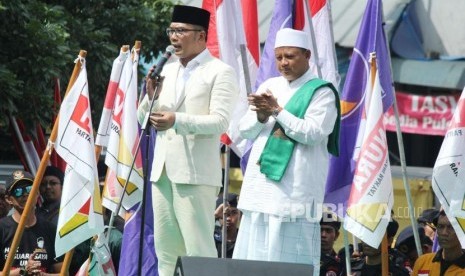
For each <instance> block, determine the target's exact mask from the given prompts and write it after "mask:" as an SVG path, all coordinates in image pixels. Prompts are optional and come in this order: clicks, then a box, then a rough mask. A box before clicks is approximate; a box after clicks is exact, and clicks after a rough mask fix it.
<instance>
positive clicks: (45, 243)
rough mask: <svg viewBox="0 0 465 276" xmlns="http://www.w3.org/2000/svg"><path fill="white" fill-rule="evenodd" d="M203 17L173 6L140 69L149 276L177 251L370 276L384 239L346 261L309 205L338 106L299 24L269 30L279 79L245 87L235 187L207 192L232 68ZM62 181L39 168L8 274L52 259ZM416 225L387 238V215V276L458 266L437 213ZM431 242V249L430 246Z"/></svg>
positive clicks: (463, 261) (16, 208) (5, 227)
mask: <svg viewBox="0 0 465 276" xmlns="http://www.w3.org/2000/svg"><path fill="white" fill-rule="evenodd" d="M209 23H210V13H209V12H208V11H207V10H204V9H201V8H196V7H191V6H183V5H176V6H175V7H174V10H173V14H172V20H171V23H170V25H169V27H168V28H167V29H166V34H167V36H168V38H169V40H170V43H171V45H172V46H173V47H174V54H175V55H176V56H177V57H178V58H179V59H178V60H177V61H175V62H172V63H169V64H167V65H166V66H164V68H163V70H161V68H152V69H150V71H149V72H148V74H147V76H146V78H145V81H146V90H147V93H146V95H145V97H144V98H143V99H141V102H140V105H139V107H138V110H137V118H138V120H139V122H140V123H141V124H144V123H146V122H148V127H153V128H155V129H156V130H157V141H156V146H155V149H154V158H153V159H154V162H153V163H152V164H151V166H152V170H151V175H150V181H151V184H152V194H151V196H152V204H153V206H152V208H153V212H154V221H153V225H154V241H155V248H156V250H155V251H156V255H157V258H158V274H159V275H160V276H167V275H169V276H171V275H173V272H174V271H175V266H176V261H177V259H178V257H179V256H200V257H211V258H217V257H223V253H224V257H227V258H235V259H245V260H259V261H273V262H287V263H300V264H306V265H309V267H312V268H311V269H313V271H312V272H313V275H318V274H319V275H381V270H382V269H383V268H382V266H381V263H382V259H383V258H382V251H384V249H386V248H382V247H381V245H380V246H379V247H378V248H373V247H371V246H369V245H368V244H366V243H364V242H361V243H360V244H358V243H357V244H355V245H353V246H351V248H352V249H351V250H349V254H350V257H349V258H346V257H345V250H339V251H336V250H335V248H334V242H335V241H336V239H338V237H339V236H340V231H341V230H340V229H341V222H340V221H339V220H338V218H337V217H335V216H334V215H333V214H331V213H326V212H323V214H321V213H319V210H318V207H319V206H321V205H322V204H323V198H324V188H325V183H326V178H327V175H328V168H329V158H330V155H334V156H338V154H339V127H340V114H341V110H340V101H339V96H338V92H337V91H336V89H335V88H334V87H333V86H332V84H330V83H329V82H326V81H324V80H322V79H320V78H318V77H316V76H315V75H314V74H313V73H312V71H311V69H310V66H309V62H310V57H311V54H312V53H311V51H310V49H311V46H310V43H309V40H308V37H307V34H306V33H305V32H303V31H299V30H294V29H289V28H284V29H281V30H279V31H278V32H277V35H276V39H275V45H274V51H275V62H276V69H277V70H278V71H279V76H277V77H272V78H269V79H268V80H266V81H264V82H263V83H262V84H261V85H260V86H259V87H258V89H257V91H255V93H254V94H251V95H249V96H248V98H247V100H248V103H249V109H248V111H247V113H246V114H245V115H244V116H243V118H242V119H241V120H240V121H239V123H238V132H239V134H240V135H241V136H242V137H243V138H246V139H249V140H253V141H254V143H253V146H252V149H251V153H250V156H249V162H248V165H247V168H246V169H245V174H244V181H243V183H242V187H241V193H240V196H239V195H237V194H227V195H226V197H225V198H226V201H225V202H223V196H222V195H220V196H218V192H219V190H220V187H221V186H222V175H221V169H222V168H221V165H222V164H221V158H220V151H219V141H220V136H221V135H222V134H223V133H224V132H226V131H227V130H228V126H229V123H230V119H231V116H232V113H233V110H234V106H235V104H236V101H237V98H238V95H239V87H238V81H237V76H236V73H235V72H234V70H233V69H232V67H231V66H229V65H227V64H226V63H224V62H222V61H221V60H219V59H217V58H215V57H213V56H212V54H211V53H210V52H209V50H208V49H207V37H208V28H209ZM32 183H33V176H32V175H30V174H29V173H27V172H25V171H16V172H15V173H13V175H12V176H11V179H10V180H8V181H7V185H6V188H5V189H4V191H1V192H2V198H1V199H0V203H1V205H0V207H2V210H1V214H2V215H4V216H5V215H6V214H10V215H8V216H6V217H4V218H3V219H2V220H0V237H1V238H2V239H1V241H0V250H2V253H3V254H4V255H3V256H4V257H3V258H0V259H1V260H0V261H1V264H2V266H3V263H4V262H5V260H6V257H7V255H8V254H7V253H8V252H9V246H10V244H11V240H12V238H13V236H14V232H15V230H16V227H17V225H18V222H19V218H20V216H21V213H22V211H23V210H24V204H25V203H26V200H27V196H29V194H30V191H31V185H32ZM62 185H63V172H62V171H60V170H59V169H58V168H54V167H49V168H47V170H46V172H45V174H44V177H43V179H42V183H41V186H40V198H41V199H42V200H41V205H40V206H39V207H38V208H37V209H36V212H35V213H34V214H33V215H32V216H30V218H29V219H28V221H27V222H26V229H25V232H24V235H23V238H22V240H21V243H20V246H19V249H18V252H17V254H16V255H15V260H14V263H13V268H12V270H11V274H10V275H44V273H50V274H52V275H53V273H58V272H59V270H60V267H61V265H62V261H61V260H60V259H56V258H55V256H54V252H55V250H54V238H55V233H56V227H57V220H58V213H59V207H60V197H61V191H62ZM31 196H39V195H31ZM215 199H217V201H216V206H215ZM9 208H11V210H9ZM223 214H225V217H223ZM419 225H420V228H418V229H414V228H412V227H407V228H406V229H403V230H402V231H401V232H400V234H399V235H398V237H397V239H396V240H395V241H394V238H395V236H396V234H397V231H398V228H399V224H398V223H397V222H396V220H395V219H392V220H391V221H390V222H389V224H388V226H387V229H386V236H387V241H388V242H387V245H386V247H388V248H387V249H386V250H387V251H388V254H389V258H388V263H389V267H388V269H389V272H390V274H391V275H461V273H465V254H464V252H465V251H464V250H463V249H462V248H461V246H460V242H459V240H458V238H457V235H456V234H455V231H454V229H453V227H452V226H451V223H450V221H449V219H448V218H447V216H446V214H445V213H444V211H439V210H428V212H426V213H424V214H423V215H422V216H421V218H420V220H419ZM224 227H225V228H224ZM223 228H224V229H223ZM121 230H122V229H121ZM414 231H418V234H419V236H420V240H421V248H422V253H421V254H419V252H417V249H416V246H415V242H414V234H413V233H414ZM112 233H113V231H112ZM224 233H225V234H226V236H225V237H223V235H224ZM433 240H437V241H438V243H439V247H440V249H439V250H438V251H435V252H433ZM223 241H225V242H226V245H225V247H224V248H225V249H226V250H225V252H223V244H222V243H223ZM120 242H121V235H119V236H118V237H117V238H115V239H114V246H111V245H110V247H112V248H114V251H115V252H113V253H112V256H113V258H115V259H114V260H113V263H114V264H116V265H117V264H118V263H119V260H118V258H119V254H120V252H119V251H118V249H120V246H118V243H119V245H120ZM89 247H90V246H89V243H88V242H86V243H83V244H81V245H80V246H78V247H77V248H76V252H77V254H76V256H75V258H73V262H72V263H71V267H70V274H72V275H73V274H74V273H75V271H76V270H77V268H78V267H79V266H80V265H81V264H82V263H83V262H84V261H85V259H86V258H87V257H88V254H89V250H90V248H89ZM79 252H81V253H79ZM38 256H40V258H37V257H38ZM346 259H348V260H350V267H351V272H350V273H348V272H347V269H346V267H347V266H346V263H345V262H346ZM384 269H385V268H384ZM309 274H310V271H309Z"/></svg>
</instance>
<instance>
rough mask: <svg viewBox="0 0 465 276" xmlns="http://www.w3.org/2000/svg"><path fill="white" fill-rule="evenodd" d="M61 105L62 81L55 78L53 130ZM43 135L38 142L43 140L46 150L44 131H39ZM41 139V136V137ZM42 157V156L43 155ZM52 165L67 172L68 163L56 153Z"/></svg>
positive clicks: (51, 155)
mask: <svg viewBox="0 0 465 276" xmlns="http://www.w3.org/2000/svg"><path fill="white" fill-rule="evenodd" d="M60 105H61V89H60V79H58V78H55V79H54V89H53V107H52V110H53V116H52V124H51V127H52V128H53V125H54V124H55V120H56V119H57V115H58V112H59V111H60ZM37 132H38V133H40V134H41V135H42V138H40V139H38V140H42V141H43V142H42V143H43V148H44V149H45V148H46V144H45V138H44V137H43V131H42V129H40V131H37ZM39 137H40V136H39ZM41 155H42V154H41ZM50 164H51V165H52V166H55V167H57V168H59V169H60V170H61V171H62V172H64V171H65V170H66V162H65V161H64V160H63V158H61V157H60V156H59V155H58V154H57V152H56V151H53V152H52V153H51V154H50Z"/></svg>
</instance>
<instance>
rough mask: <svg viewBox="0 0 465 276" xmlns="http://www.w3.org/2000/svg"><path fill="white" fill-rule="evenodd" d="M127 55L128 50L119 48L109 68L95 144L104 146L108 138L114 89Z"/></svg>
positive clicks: (113, 103) (113, 102)
mask: <svg viewBox="0 0 465 276" xmlns="http://www.w3.org/2000/svg"><path fill="white" fill-rule="evenodd" d="M128 56H129V50H127V51H125V52H124V49H123V48H121V51H120V53H119V56H118V57H117V58H116V59H115V60H114V61H113V67H112V68H111V75H110V81H109V82H108V88H107V94H106V96H105V102H104V104H103V110H102V116H101V117H100V124H99V125H98V130H97V136H96V138H95V144H96V145H99V146H102V147H106V146H107V145H108V140H109V138H110V133H111V130H110V127H111V119H112V111H113V108H114V107H115V97H116V91H117V89H118V84H119V81H120V78H121V72H122V71H123V65H124V62H125V61H126V59H127V58H128Z"/></svg>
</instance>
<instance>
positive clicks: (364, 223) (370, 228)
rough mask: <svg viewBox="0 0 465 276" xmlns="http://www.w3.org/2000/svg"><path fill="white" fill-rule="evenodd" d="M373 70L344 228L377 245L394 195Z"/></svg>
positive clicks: (377, 86)
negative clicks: (372, 81)
mask: <svg viewBox="0 0 465 276" xmlns="http://www.w3.org/2000/svg"><path fill="white" fill-rule="evenodd" d="M372 62H376V61H372ZM373 70H375V69H373ZM372 74H373V73H372ZM375 74H376V76H375V79H374V85H373V89H370V90H368V91H367V92H366V93H367V94H366V97H365V105H364V107H363V108H362V121H361V123H360V130H359V139H358V141H360V144H357V147H359V148H360V151H359V154H358V155H357V156H356V163H355V173H354V178H353V182H352V187H351V188H352V189H351V191H350V197H349V201H348V206H347V214H346V217H345V219H344V228H345V229H346V230H348V231H349V232H351V233H352V234H353V235H354V236H356V237H358V238H359V239H361V240H362V241H364V242H365V243H366V244H368V245H370V246H371V247H373V248H378V246H379V244H380V243H381V240H382V239H383V236H384V233H385V232H386V228H387V225H388V223H389V220H390V217H391V209H392V206H393V202H394V196H393V188H392V179H391V166H390V164H389V155H388V148H387V140H386V128H385V126H384V123H383V106H382V99H381V90H382V88H381V85H380V79H379V74H378V72H377V71H376V72H375ZM370 86H371V85H370Z"/></svg>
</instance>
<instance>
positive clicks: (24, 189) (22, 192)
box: [10, 186, 32, 197]
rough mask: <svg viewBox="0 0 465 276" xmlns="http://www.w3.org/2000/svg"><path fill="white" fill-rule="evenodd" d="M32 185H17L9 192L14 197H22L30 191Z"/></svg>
mask: <svg viewBox="0 0 465 276" xmlns="http://www.w3.org/2000/svg"><path fill="white" fill-rule="evenodd" d="M31 190H32V186H26V187H18V188H14V189H13V190H12V191H11V192H10V194H11V195H12V196H14V197H22V196H23V195H25V194H29V193H31Z"/></svg>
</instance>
